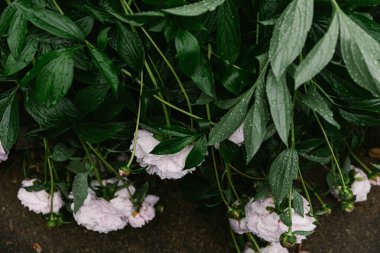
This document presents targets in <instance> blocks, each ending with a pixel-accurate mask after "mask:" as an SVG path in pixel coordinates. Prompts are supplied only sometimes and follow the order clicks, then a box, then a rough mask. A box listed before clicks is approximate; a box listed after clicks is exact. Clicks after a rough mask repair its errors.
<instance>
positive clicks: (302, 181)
mask: <svg viewBox="0 0 380 253" xmlns="http://www.w3.org/2000/svg"><path fill="white" fill-rule="evenodd" d="M298 175H299V177H300V180H301V183H302V187H303V190H304V191H305V195H306V198H307V201H308V202H309V206H310V214H311V215H312V216H313V215H314V211H313V205H312V203H311V199H310V195H309V191H308V190H307V188H306V184H305V183H306V182H305V180H303V177H302V173H301V169H300V168H299V167H298Z"/></svg>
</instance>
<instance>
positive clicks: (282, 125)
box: [266, 71, 292, 145]
mask: <svg viewBox="0 0 380 253" xmlns="http://www.w3.org/2000/svg"><path fill="white" fill-rule="evenodd" d="M266 92H267V97H268V101H269V107H270V113H271V115H272V119H273V123H274V125H275V126H276V129H277V132H278V135H279V136H280V138H281V140H282V141H283V142H284V143H285V145H288V136H289V129H290V123H291V118H292V115H291V114H292V112H291V110H292V101H291V97H290V94H289V90H288V86H287V85H286V79H285V75H283V76H281V77H280V78H279V79H276V77H275V76H274V74H273V72H272V71H271V72H269V75H268V77H267V85H266Z"/></svg>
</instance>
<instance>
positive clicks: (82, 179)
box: [73, 173, 88, 213]
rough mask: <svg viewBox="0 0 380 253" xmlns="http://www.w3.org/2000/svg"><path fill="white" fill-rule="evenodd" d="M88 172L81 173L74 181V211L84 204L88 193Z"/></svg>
mask: <svg viewBox="0 0 380 253" xmlns="http://www.w3.org/2000/svg"><path fill="white" fill-rule="evenodd" d="M87 177H88V174H87V173H79V174H77V175H76V176H75V178H74V181H73V196H74V213H76V212H77V211H78V210H79V208H81V206H82V205H83V203H84V201H85V200H86V198H87V194H88V182H87Z"/></svg>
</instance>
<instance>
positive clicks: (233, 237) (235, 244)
mask: <svg viewBox="0 0 380 253" xmlns="http://www.w3.org/2000/svg"><path fill="white" fill-rule="evenodd" d="M230 234H231V237H232V241H233V243H234V246H235V249H236V252H237V253H241V251H240V249H239V245H238V243H237V241H236V237H235V233H234V231H232V227H231V226H230Z"/></svg>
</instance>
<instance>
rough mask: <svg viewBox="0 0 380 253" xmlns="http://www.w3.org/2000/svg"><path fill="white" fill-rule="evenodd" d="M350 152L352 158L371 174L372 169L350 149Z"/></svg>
mask: <svg viewBox="0 0 380 253" xmlns="http://www.w3.org/2000/svg"><path fill="white" fill-rule="evenodd" d="M350 154H351V156H352V157H353V158H354V160H355V161H356V162H357V163H359V165H360V166H362V168H363V169H365V170H366V171H367V172H368V173H369V174H371V173H372V172H373V171H372V170H371V169H370V168H368V166H367V165H365V163H363V162H362V160H360V159H359V157H357V156H356V155H355V154H354V152H352V151H350Z"/></svg>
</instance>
